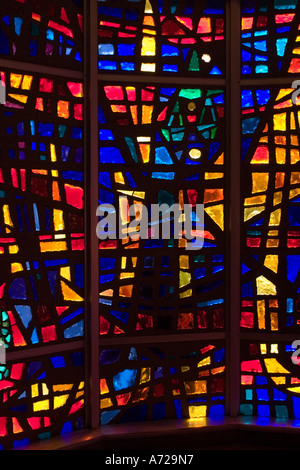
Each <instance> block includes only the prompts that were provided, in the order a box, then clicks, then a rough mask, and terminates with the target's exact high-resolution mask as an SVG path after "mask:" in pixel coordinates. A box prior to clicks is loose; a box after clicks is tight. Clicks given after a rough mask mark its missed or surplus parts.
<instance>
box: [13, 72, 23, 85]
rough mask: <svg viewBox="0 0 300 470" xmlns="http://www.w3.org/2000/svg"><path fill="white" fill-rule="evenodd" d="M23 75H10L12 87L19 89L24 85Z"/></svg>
mask: <svg viewBox="0 0 300 470" xmlns="http://www.w3.org/2000/svg"><path fill="white" fill-rule="evenodd" d="M22 78H23V75H21V74H19V73H11V74H10V86H11V87H12V88H19V87H20V85H21V83H22Z"/></svg>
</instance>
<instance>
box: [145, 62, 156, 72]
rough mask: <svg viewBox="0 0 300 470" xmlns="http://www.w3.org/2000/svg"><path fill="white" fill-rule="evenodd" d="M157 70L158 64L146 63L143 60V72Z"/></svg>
mask: <svg viewBox="0 0 300 470" xmlns="http://www.w3.org/2000/svg"><path fill="white" fill-rule="evenodd" d="M155 70H156V64H153V63H151V64H150V63H145V62H143V63H142V64H141V72H155Z"/></svg>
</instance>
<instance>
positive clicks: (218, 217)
mask: <svg viewBox="0 0 300 470" xmlns="http://www.w3.org/2000/svg"><path fill="white" fill-rule="evenodd" d="M204 210H205V212H206V213H207V214H208V215H209V216H210V217H211V218H212V220H213V221H214V222H215V223H216V224H217V225H218V226H219V227H220V228H221V230H224V210H223V204H218V205H216V206H211V207H205V209H204Z"/></svg>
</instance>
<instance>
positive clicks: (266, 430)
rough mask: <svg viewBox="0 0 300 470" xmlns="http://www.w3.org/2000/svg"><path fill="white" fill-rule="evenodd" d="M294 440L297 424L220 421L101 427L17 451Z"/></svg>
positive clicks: (268, 445)
mask: <svg viewBox="0 0 300 470" xmlns="http://www.w3.org/2000/svg"><path fill="white" fill-rule="evenodd" d="M299 441H300V420H294V421H288V420H276V419H271V418H252V417H251V418H248V417H237V418H229V417H225V418H199V419H190V420H178V421H176V420H174V421H156V422H146V423H130V424H117V425H106V426H102V427H101V428H99V429H97V430H88V429H86V430H83V431H78V432H74V433H70V434H64V435H63V436H58V437H54V438H51V439H48V440H45V441H39V442H36V443H33V444H30V445H29V446H27V447H20V448H18V449H16V450H48V451H49V450H102V451H104V450H105V451H107V452H110V451H116V450H119V451H125V450H127V451H129V450H131V451H137V450H140V451H149V450H151V451H154V450H159V449H161V450H176V451H177V452H180V451H181V450H188V449H189V450H195V451H197V450H206V449H207V450H209V449H215V450H218V449H220V450H221V449H245V450H246V449H275V448H276V449H278V448H279V449H296V448H299Z"/></svg>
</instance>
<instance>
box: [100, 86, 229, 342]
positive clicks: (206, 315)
mask: <svg viewBox="0 0 300 470" xmlns="http://www.w3.org/2000/svg"><path fill="white" fill-rule="evenodd" d="M99 91H100V105H101V108H100V107H99V138H100V166H99V207H105V205H109V209H108V210H109V211H110V215H109V212H108V213H105V212H102V213H101V214H100V213H99V216H100V215H101V217H99V224H100V222H101V226H102V228H103V229H102V235H103V236H102V238H100V236H99V235H98V236H99V250H100V252H99V253H100V290H99V302H100V305H99V307H100V317H101V318H100V334H101V335H114V334H121V335H124V334H125V335H127V336H128V335H129V336H131V335H137V334H138V335H143V334H153V332H155V333H158V334H159V333H163V334H166V333H184V332H188V333H190V332H192V331H212V330H213V331H216V330H217V331H222V330H223V329H224V321H225V320H224V318H225V314H224V307H225V300H224V299H225V256H224V254H225V235H224V230H225V223H226V222H225V219H224V204H225V201H224V195H225V173H224V148H225V136H224V132H225V124H224V90H222V89H219V88H212V87H211V88H207V87H202V88H195V87H186V88H182V87H176V86H166V85H161V86H160V85H159V86H142V85H136V86H129V85H124V86H121V85H109V84H104V83H103V84H102V83H101V84H100V88H99ZM154 205H157V207H159V209H160V210H161V213H160V215H159V217H158V218H155V217H154V218H153V216H154V214H155V212H154V211H155V209H154V208H153V206H154ZM175 205H177V207H178V208H179V209H180V208H182V207H183V208H184V207H187V208H189V209H190V210H191V212H192V213H191V214H188V213H187V214H181V215H179V216H178V213H177V214H175V213H174V214H173V212H168V210H167V209H168V208H172V207H173V206H175ZM197 206H201V208H200V209H199V211H200V212H199V214H198V212H197V211H198V208H197ZM163 207H165V208H164V209H163ZM130 208H131V209H130ZM113 209H115V213H113V212H111V211H112V210H113ZM201 209H204V210H203V212H202V214H203V220H202V219H201ZM131 210H132V211H133V212H130V211H131ZM103 216H104V217H103ZM184 217H186V219H185V220H191V222H192V230H191V231H190V232H189V233H190V234H191V235H192V237H193V240H192V241H188V240H187V238H186V237H185V233H183V231H185V225H184V224H183V222H184V220H183V219H184ZM134 221H136V224H137V225H139V229H140V230H135V233H134V227H132V222H133V223H135V222H134ZM139 221H140V222H139ZM178 225H179V230H178V231H177V228H178ZM98 227H99V226H98ZM132 230H133V232H132ZM179 232H180V235H182V237H181V238H179V237H178V234H179ZM200 239H202V241H203V242H201V241H200ZM192 248H193V249H192Z"/></svg>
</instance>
